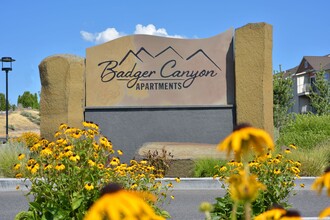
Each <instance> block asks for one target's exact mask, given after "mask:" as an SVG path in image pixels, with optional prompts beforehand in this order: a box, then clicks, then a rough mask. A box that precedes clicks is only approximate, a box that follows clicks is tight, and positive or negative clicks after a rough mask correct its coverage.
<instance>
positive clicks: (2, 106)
mask: <svg viewBox="0 0 330 220" xmlns="http://www.w3.org/2000/svg"><path fill="white" fill-rule="evenodd" d="M10 108H11V105H10V102H9V100H8V110H9V109H10ZM0 111H6V96H5V94H3V93H0Z"/></svg>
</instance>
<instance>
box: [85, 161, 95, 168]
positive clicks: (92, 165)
mask: <svg viewBox="0 0 330 220" xmlns="http://www.w3.org/2000/svg"><path fill="white" fill-rule="evenodd" d="M87 163H88V165H89V166H91V167H94V166H96V163H95V161H93V160H88V161H87Z"/></svg>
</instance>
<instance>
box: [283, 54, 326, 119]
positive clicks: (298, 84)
mask: <svg viewBox="0 0 330 220" xmlns="http://www.w3.org/2000/svg"><path fill="white" fill-rule="evenodd" d="M320 70H324V71H325V72H326V74H325V77H326V79H327V80H328V81H329V83H330V77H329V76H330V54H329V55H326V56H304V57H303V59H302V60H301V62H300V64H299V65H298V66H297V67H295V68H293V69H290V70H287V71H286V74H287V75H291V77H292V79H293V100H294V105H293V107H292V109H291V111H292V112H295V113H307V112H313V108H312V106H311V104H310V98H309V96H308V95H309V94H310V91H311V89H313V83H314V82H315V73H316V72H318V71H320Z"/></svg>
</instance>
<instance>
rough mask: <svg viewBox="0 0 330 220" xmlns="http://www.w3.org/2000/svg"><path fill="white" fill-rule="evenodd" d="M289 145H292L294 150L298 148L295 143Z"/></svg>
mask: <svg viewBox="0 0 330 220" xmlns="http://www.w3.org/2000/svg"><path fill="white" fill-rule="evenodd" d="M289 147H291V148H292V149H294V150H297V146H296V145H294V144H290V145H289Z"/></svg>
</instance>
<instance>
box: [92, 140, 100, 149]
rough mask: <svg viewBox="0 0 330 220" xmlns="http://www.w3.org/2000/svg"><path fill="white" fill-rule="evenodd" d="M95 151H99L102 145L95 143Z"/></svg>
mask: <svg viewBox="0 0 330 220" xmlns="http://www.w3.org/2000/svg"><path fill="white" fill-rule="evenodd" d="M93 149H94V150H95V151H99V150H100V145H98V144H97V143H95V142H94V143H93Z"/></svg>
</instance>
